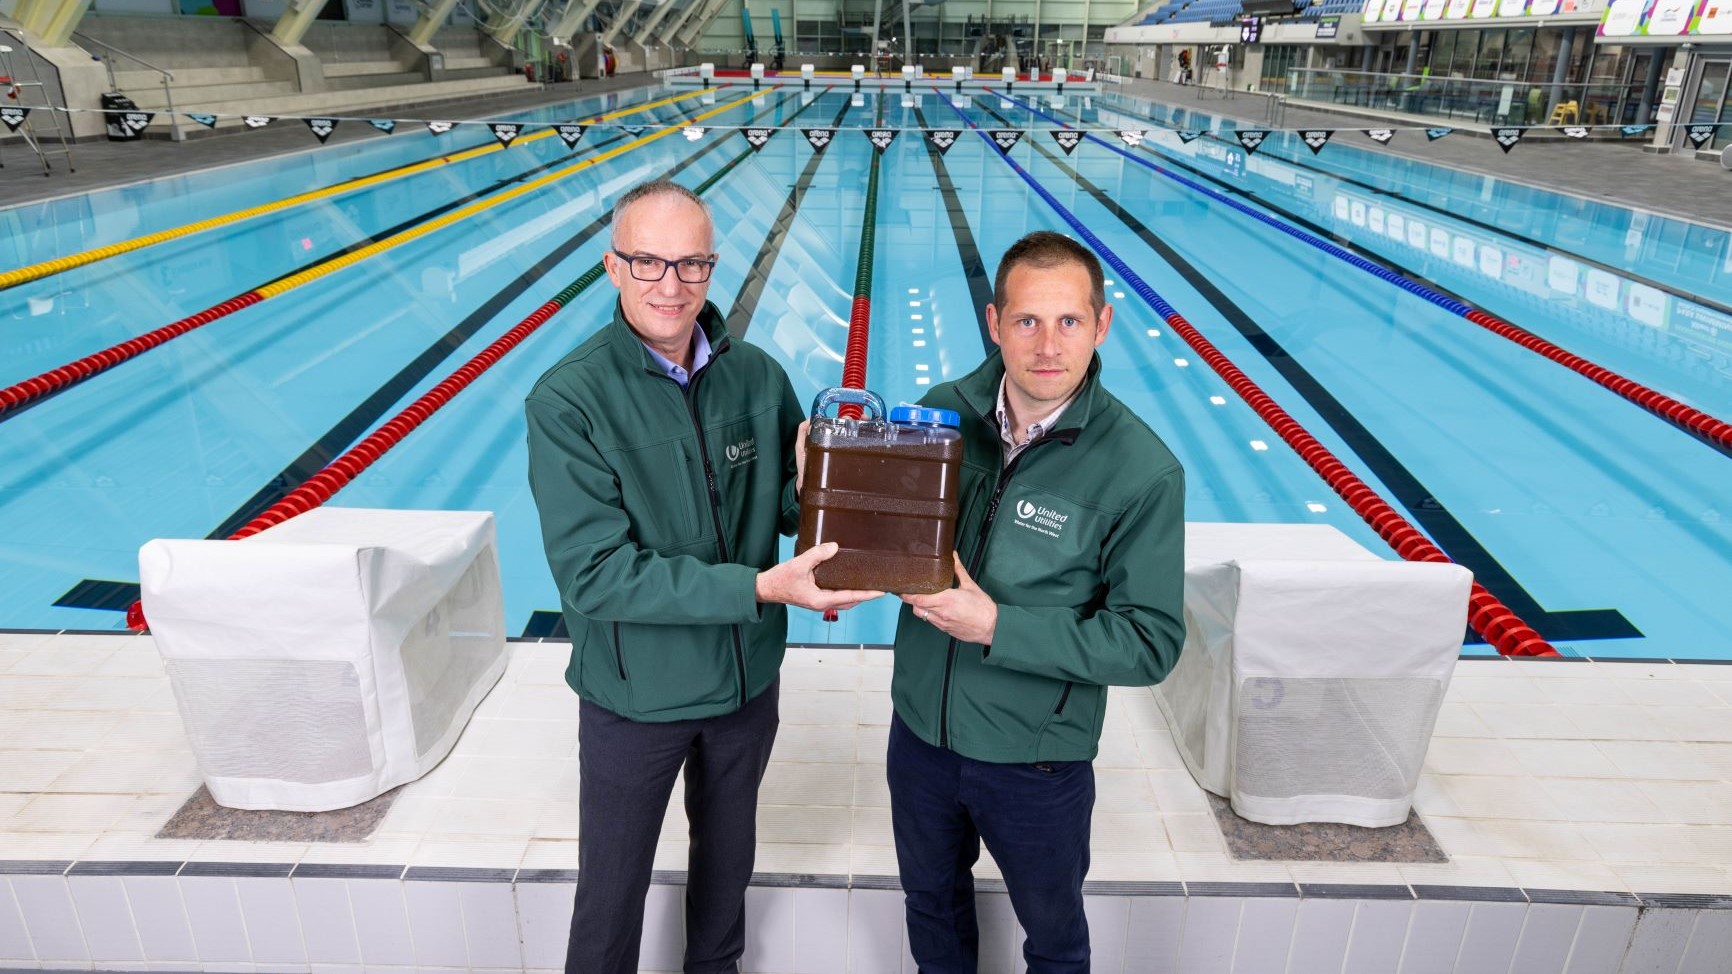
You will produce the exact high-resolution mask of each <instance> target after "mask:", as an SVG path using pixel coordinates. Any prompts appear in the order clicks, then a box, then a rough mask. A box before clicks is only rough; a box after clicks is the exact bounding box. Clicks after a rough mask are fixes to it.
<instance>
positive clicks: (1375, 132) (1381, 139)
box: [1361, 129, 1395, 145]
mask: <svg viewBox="0 0 1732 974" xmlns="http://www.w3.org/2000/svg"><path fill="white" fill-rule="evenodd" d="M1361 131H1363V132H1364V133H1365V134H1366V136H1368V137H1369V138H1370V139H1371V141H1373V142H1375V143H1377V144H1378V145H1388V144H1389V140H1390V139H1393V138H1395V130H1394V129H1362V130H1361Z"/></svg>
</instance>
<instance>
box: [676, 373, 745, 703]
mask: <svg viewBox="0 0 1732 974" xmlns="http://www.w3.org/2000/svg"><path fill="white" fill-rule="evenodd" d="M716 354H720V352H719V351H718V352H717V353H716ZM710 361H711V362H714V361H715V359H714V358H711V360H710ZM709 368H710V367H709V365H707V364H706V365H705V366H704V367H703V368H701V369H699V370H697V371H696V372H693V373H692V378H691V382H690V383H689V384H687V386H686V388H685V389H684V390H683V391H682V392H683V395H684V396H685V400H686V411H687V412H688V413H690V414H691V417H692V431H693V432H694V433H696V434H697V438H698V457H699V458H700V459H702V460H703V462H704V486H705V488H707V489H708V491H709V495H710V520H711V522H712V523H714V524H715V527H716V552H717V554H718V555H719V556H720V558H721V561H720V562H719V564H723V565H725V564H727V563H728V562H730V561H732V560H733V559H732V558H730V557H729V555H728V539H727V535H726V534H725V533H724V532H723V531H722V495H721V492H720V491H719V490H717V489H716V471H715V468H714V467H712V466H710V448H709V446H708V444H706V443H705V442H704V424H703V420H702V419H701V418H700V417H699V416H698V380H699V379H701V378H703V375H704V373H705V372H707V371H709ZM668 381H669V382H673V379H671V378H669V379H668ZM675 384H676V385H677V384H678V383H675ZM728 628H729V629H731V630H732V631H733V634H734V670H735V672H737V673H738V674H739V678H740V681H739V684H740V706H742V707H744V706H745V705H746V646H745V640H744V639H742V638H741V636H740V627H739V625H738V624H735V625H732V626H729V627H728Z"/></svg>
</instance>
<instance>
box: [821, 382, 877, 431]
mask: <svg viewBox="0 0 1732 974" xmlns="http://www.w3.org/2000/svg"><path fill="white" fill-rule="evenodd" d="M839 403H853V404H855V405H857V406H860V407H862V408H864V409H865V410H866V419H867V420H870V421H873V422H883V420H884V414H885V412H886V410H885V408H884V400H883V399H881V398H879V396H878V394H877V393H875V392H871V391H869V390H866V389H850V388H848V387H846V386H832V387H831V388H829V389H825V390H824V391H823V392H820V393H818V397H817V398H816V399H813V400H812V418H813V419H820V418H823V417H824V415H825V414H826V412H827V411H828V410H829V408H830V407H831V406H834V405H837V404H839Z"/></svg>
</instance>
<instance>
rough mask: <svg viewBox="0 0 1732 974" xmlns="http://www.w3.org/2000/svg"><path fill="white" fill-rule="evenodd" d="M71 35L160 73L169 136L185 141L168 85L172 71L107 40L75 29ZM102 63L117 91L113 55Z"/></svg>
mask: <svg viewBox="0 0 1732 974" xmlns="http://www.w3.org/2000/svg"><path fill="white" fill-rule="evenodd" d="M72 36H73V37H76V38H78V39H79V40H81V41H83V42H85V43H87V44H94V45H96V46H97V47H100V48H102V49H103V50H105V51H107V52H108V53H109V54H110V55H115V54H118V55H120V56H121V57H123V58H126V59H128V60H130V61H136V62H138V63H139V64H142V65H144V66H145V67H147V68H149V69H151V70H152V71H155V72H156V73H157V74H160V75H162V97H163V101H164V102H166V103H167V107H166V109H165V110H166V111H167V112H168V125H169V129H170V131H171V133H172V134H171V138H173V139H174V141H176V142H185V141H186V133H185V132H184V131H182V130H181V127H180V114H179V113H177V112H176V111H175V110H174V89H173V88H170V87H169V84H170V82H172V81H174V72H172V71H170V70H168V69H167V68H159V67H157V66H156V65H154V64H151V63H150V62H149V61H146V60H145V59H144V58H141V57H139V56H138V55H136V54H134V53H132V52H131V51H123V50H121V49H120V48H118V47H115V46H114V45H113V44H110V43H108V42H107V41H99V40H97V39H96V38H94V37H91V36H90V35H88V34H80V33H79V32H77V31H73V32H72ZM102 63H103V66H104V67H106V68H108V86H109V87H110V88H112V89H114V90H115V91H116V92H119V91H120V82H119V81H117V80H116V79H115V77H114V59H113V57H112V56H110V57H104V58H103V59H102Z"/></svg>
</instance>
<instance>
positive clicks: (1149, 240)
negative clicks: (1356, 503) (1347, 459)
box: [986, 108, 1642, 640]
mask: <svg viewBox="0 0 1732 974" xmlns="http://www.w3.org/2000/svg"><path fill="white" fill-rule="evenodd" d="M986 111H987V112H989V113H990V114H992V115H993V116H994V117H997V118H998V119H999V120H1000V121H1003V116H1001V115H998V113H997V112H994V111H992V110H991V109H990V108H987V109H986ZM1006 124H1008V123H1006ZM1026 141H1027V142H1028V144H1030V145H1032V146H1033V147H1034V148H1035V151H1037V152H1039V153H1040V154H1041V155H1042V156H1043V157H1045V159H1046V160H1047V161H1048V162H1050V163H1051V164H1052V165H1053V166H1054V167H1055V168H1057V169H1058V170H1059V171H1060V172H1062V173H1064V174H1065V175H1066V176H1068V177H1070V179H1071V180H1072V181H1074V182H1075V183H1076V184H1077V185H1078V186H1079V187H1081V188H1082V189H1083V190H1084V191H1085V192H1087V193H1088V194H1089V196H1090V197H1092V198H1093V199H1094V201H1095V202H1096V203H1098V204H1100V206H1102V207H1103V208H1105V209H1106V210H1107V211H1108V212H1109V213H1111V214H1113V215H1114V216H1116V217H1118V219H1119V221H1120V222H1122V223H1123V224H1124V225H1125V227H1126V228H1127V229H1129V230H1130V231H1131V232H1132V233H1134V234H1136V236H1137V238H1138V239H1140V240H1142V242H1143V243H1144V244H1146V245H1148V247H1149V248H1150V249H1152V250H1154V251H1155V253H1157V254H1159V255H1160V257H1161V259H1162V260H1164V261H1166V262H1167V263H1168V264H1170V265H1171V266H1172V268H1173V270H1175V271H1176V272H1178V274H1179V276H1180V277H1182V278H1184V279H1185V282H1186V283H1188V284H1190V285H1191V287H1192V288H1193V289H1195V290H1196V291H1197V293H1198V294H1200V295H1202V297H1203V299H1204V300H1205V301H1208V302H1209V304H1210V305H1212V306H1213V307H1214V308H1215V310H1216V311H1217V312H1219V313H1220V315H1221V317H1223V318H1225V319H1226V320H1227V322H1228V323H1229V324H1231V325H1232V326H1233V328H1234V329H1235V330H1237V331H1238V332H1239V334H1241V335H1243V336H1244V338H1245V340H1246V341H1247V342H1249V343H1250V344H1251V347H1252V348H1254V349H1256V350H1257V352H1258V353H1259V354H1260V355H1262V356H1263V358H1264V359H1265V360H1267V361H1268V363H1269V364H1270V365H1271V366H1273V367H1274V369H1275V370H1276V371H1277V372H1279V373H1280V374H1281V377H1282V378H1283V379H1286V380H1287V383H1288V384H1289V385H1291V386H1292V387H1293V390H1294V391H1295V392H1297V393H1299V395H1300V396H1301V397H1303V398H1304V399H1305V401H1306V402H1307V403H1308V404H1309V405H1310V406H1311V408H1312V409H1314V410H1316V412H1317V414H1318V415H1319V416H1321V417H1322V418H1323V421H1324V422H1326V423H1328V424H1329V426H1330V428H1331V429H1333V430H1334V431H1335V433H1336V435H1337V436H1340V437H1341V439H1342V440H1343V441H1345V442H1346V443H1347V445H1348V447H1349V448H1351V449H1352V450H1353V452H1354V453H1356V454H1357V455H1358V456H1359V458H1360V460H1361V461H1363V462H1364V463H1365V465H1366V466H1367V467H1368V468H1370V470H1371V472H1372V474H1373V475H1374V476H1376V477H1377V479H1378V480H1380V481H1382V482H1383V483H1384V485H1385V486H1387V487H1388V488H1389V489H1390V490H1391V491H1393V492H1394V494H1395V499H1396V501H1397V503H1399V504H1401V505H1402V506H1403V507H1405V508H1406V509H1407V511H1408V513H1409V514H1410V515H1411V516H1412V518H1413V519H1414V520H1415V521H1418V522H1419V523H1420V526H1422V527H1423V528H1425V532H1426V533H1427V534H1429V535H1430V536H1431V538H1432V540H1433V541H1435V542H1436V543H1437V546H1438V547H1439V548H1442V549H1443V550H1444V551H1445V552H1446V553H1447V554H1448V555H1449V557H1450V558H1451V559H1453V560H1454V561H1455V562H1456V563H1458V564H1460V565H1462V566H1463V567H1465V568H1467V569H1468V570H1469V571H1471V572H1473V576H1474V578H1475V580H1477V581H1478V582H1479V583H1480V584H1481V585H1484V586H1485V587H1486V588H1487V589H1488V590H1490V591H1491V593H1492V594H1493V595H1496V596H1497V597H1498V598H1499V599H1501V600H1503V603H1504V604H1505V605H1507V606H1509V608H1510V611H1512V612H1514V613H1515V614H1516V615H1518V616H1520V617H1521V618H1522V621H1524V622H1526V623H1527V624H1528V625H1530V626H1532V627H1533V628H1534V629H1535V630H1536V631H1537V632H1539V633H1540V635H1542V636H1544V637H1545V638H1546V639H1548V640H1585V639H1630V638H1638V637H1640V636H1641V635H1642V632H1641V630H1639V629H1637V628H1636V627H1635V626H1634V625H1633V624H1632V623H1631V622H1630V621H1629V620H1628V619H1627V618H1625V617H1624V614H1623V613H1622V612H1619V611H1618V610H1617V609H1577V610H1565V611H1560V612H1549V611H1547V610H1545V609H1543V608H1541V606H1540V604H1539V602H1538V601H1537V600H1535V599H1534V597H1533V596H1532V595H1529V594H1528V591H1527V589H1525V588H1523V587H1522V585H1521V583H1520V582H1518V581H1516V579H1515V576H1513V575H1511V574H1510V573H1509V570H1508V569H1506V568H1504V567H1503V565H1502V563H1500V562H1499V561H1498V560H1497V558H1496V557H1495V556H1494V555H1492V553H1491V552H1490V551H1488V550H1486V548H1485V546H1484V545H1482V544H1480V543H1479V539H1477V538H1475V537H1474V536H1473V534H1472V533H1471V532H1469V531H1468V530H1467V528H1466V527H1465V526H1463V525H1462V523H1461V522H1460V521H1459V520H1457V519H1456V517H1455V515H1454V514H1452V513H1450V511H1449V508H1447V507H1445V506H1444V505H1443V503H1442V502H1440V501H1439V500H1437V497H1436V495H1434V494H1433V493H1432V492H1431V491H1430V490H1429V489H1428V488H1427V487H1426V486H1425V484H1424V483H1422V482H1421V481H1420V479H1419V478H1418V477H1417V476H1416V475H1415V474H1414V473H1413V472H1412V471H1411V470H1409V469H1407V466H1406V465H1405V464H1403V463H1402V462H1401V461H1400V460H1399V459H1397V458H1396V456H1395V454H1394V453H1393V452H1391V451H1390V450H1389V448H1388V447H1386V446H1384V445H1383V442H1382V441H1381V440H1379V439H1378V438H1377V437H1376V436H1375V435H1373V434H1372V432H1371V431H1370V430H1368V429H1366V428H1365V426H1364V424H1362V423H1360V422H1359V419H1358V417H1356V416H1354V415H1353V414H1352V412H1350V411H1349V410H1348V409H1347V408H1346V407H1344V406H1342V405H1341V403H1340V402H1339V401H1337V400H1336V398H1335V397H1334V396H1333V395H1332V394H1330V392H1329V390H1328V389H1326V388H1325V387H1324V386H1323V384H1322V383H1321V382H1318V381H1317V379H1316V378H1314V377H1313V376H1312V375H1311V373H1310V372H1309V371H1307V370H1306V368H1305V367H1304V366H1303V365H1300V364H1299V362H1298V361H1297V360H1295V359H1294V358H1293V357H1292V356H1291V355H1289V354H1288V353H1287V350H1286V349H1285V348H1283V347H1282V346H1281V343H1280V342H1278V341H1276V340H1275V339H1274V338H1273V337H1272V336H1271V335H1269V333H1268V332H1266V331H1264V330H1263V328H1262V326H1261V325H1259V324H1257V322H1256V321H1255V320H1254V319H1252V318H1251V316H1250V315H1248V314H1246V313H1245V310H1244V309H1243V308H1241V307H1239V306H1238V305H1237V304H1235V303H1234V302H1233V300H1232V299H1231V298H1229V297H1227V295H1226V294H1224V293H1223V292H1222V291H1221V289H1220V288H1218V287H1216V286H1215V284H1214V282H1212V281H1210V280H1209V278H1208V277H1207V275H1205V274H1203V273H1202V272H1201V271H1199V270H1197V268H1196V267H1195V266H1193V265H1192V264H1191V262H1190V261H1188V260H1186V259H1185V258H1184V257H1183V256H1181V255H1180V254H1179V253H1178V251H1176V250H1174V249H1173V248H1172V247H1171V246H1169V245H1168V244H1167V243H1166V241H1164V240H1162V239H1161V238H1160V237H1159V236H1157V235H1156V234H1155V232H1154V231H1153V230H1150V229H1149V227H1148V226H1147V225H1146V224H1144V223H1143V222H1142V221H1141V220H1139V219H1137V217H1136V216H1135V215H1134V214H1132V213H1131V212H1129V211H1128V210H1126V209H1125V208H1124V207H1122V206H1120V205H1119V204H1118V203H1117V202H1115V201H1114V200H1113V199H1112V198H1111V197H1109V196H1108V195H1107V194H1106V193H1105V192H1104V191H1103V190H1102V189H1101V188H1100V187H1099V186H1097V185H1096V184H1095V183H1094V182H1093V181H1092V180H1090V179H1089V178H1088V177H1086V176H1084V175H1083V174H1082V173H1079V172H1077V171H1076V170H1075V169H1073V168H1071V167H1070V166H1069V165H1068V164H1066V163H1065V161H1064V160H1063V159H1060V158H1059V157H1058V156H1057V155H1055V154H1054V153H1053V152H1052V150H1051V149H1048V148H1047V147H1046V146H1045V145H1043V144H1042V143H1040V142H1039V141H1038V140H1035V139H1028V140H1026Z"/></svg>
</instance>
